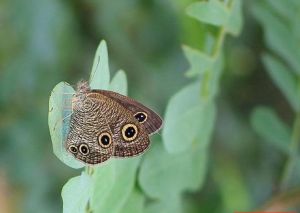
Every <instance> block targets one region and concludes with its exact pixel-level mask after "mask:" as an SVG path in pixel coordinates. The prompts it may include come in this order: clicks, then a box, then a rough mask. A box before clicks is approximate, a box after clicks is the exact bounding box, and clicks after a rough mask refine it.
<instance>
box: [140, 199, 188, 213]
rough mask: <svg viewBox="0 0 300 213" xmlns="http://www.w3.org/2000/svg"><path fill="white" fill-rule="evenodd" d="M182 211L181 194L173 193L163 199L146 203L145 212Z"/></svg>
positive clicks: (168, 212) (177, 212)
mask: <svg viewBox="0 0 300 213" xmlns="http://www.w3.org/2000/svg"><path fill="white" fill-rule="evenodd" d="M157 212H160V213H181V212H182V200H181V197H180V196H179V195H171V196H169V197H167V198H164V199H163V200H159V201H154V202H151V203H148V204H147V205H146V208H145V211H144V213H157Z"/></svg>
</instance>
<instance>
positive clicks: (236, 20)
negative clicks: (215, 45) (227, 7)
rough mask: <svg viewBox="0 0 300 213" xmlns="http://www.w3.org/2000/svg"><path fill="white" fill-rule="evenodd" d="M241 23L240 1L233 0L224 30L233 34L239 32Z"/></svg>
mask: <svg viewBox="0 0 300 213" xmlns="http://www.w3.org/2000/svg"><path fill="white" fill-rule="evenodd" d="M242 25H243V16H242V2H241V0H234V1H233V2H232V5H231V11H230V15H229V18H228V22H227V23H226V26H225V28H226V31H227V32H228V33H230V34H232V35H234V36H237V35H239V34H240V32H241V30H242Z"/></svg>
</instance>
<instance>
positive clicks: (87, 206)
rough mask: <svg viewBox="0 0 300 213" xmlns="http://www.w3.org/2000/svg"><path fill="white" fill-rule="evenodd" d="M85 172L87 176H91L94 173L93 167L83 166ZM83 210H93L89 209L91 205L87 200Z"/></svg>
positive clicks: (90, 211)
mask: <svg viewBox="0 0 300 213" xmlns="http://www.w3.org/2000/svg"><path fill="white" fill-rule="evenodd" d="M85 172H86V173H87V174H88V175H89V176H92V175H93V173H94V168H93V167H91V166H86V167H85ZM85 212H86V213H92V212H93V211H92V209H91V207H90V201H88V202H87V204H86V207H85Z"/></svg>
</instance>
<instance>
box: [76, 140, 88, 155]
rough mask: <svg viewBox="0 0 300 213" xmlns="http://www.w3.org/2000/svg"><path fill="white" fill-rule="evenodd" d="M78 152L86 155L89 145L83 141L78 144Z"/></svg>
mask: <svg viewBox="0 0 300 213" xmlns="http://www.w3.org/2000/svg"><path fill="white" fill-rule="evenodd" d="M79 152H80V153H81V154H83V155H87V154H89V153H90V150H89V147H88V145H87V144H85V143H83V144H80V146H79Z"/></svg>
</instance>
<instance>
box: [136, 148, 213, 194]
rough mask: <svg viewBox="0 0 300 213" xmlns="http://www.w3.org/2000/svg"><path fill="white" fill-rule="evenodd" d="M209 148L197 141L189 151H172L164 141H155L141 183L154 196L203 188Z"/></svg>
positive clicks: (141, 171)
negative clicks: (168, 151)
mask: <svg viewBox="0 0 300 213" xmlns="http://www.w3.org/2000/svg"><path fill="white" fill-rule="evenodd" d="M206 160H207V150H206V149H202V148H199V146H197V143H195V145H194V146H193V147H191V148H190V149H189V150H187V151H185V152H182V153H176V154H170V153H167V152H166V151H165V150H164V148H163V145H162V143H153V145H152V147H151V149H150V150H149V151H148V152H147V153H146V154H145V158H144V161H143V162H142V165H141V168H140V173H139V183H140V186H141V188H142V189H143V191H144V192H145V193H146V194H147V195H148V196H149V197H151V198H157V199H166V198H168V197H170V196H173V195H177V194H179V193H181V192H182V191H194V190H197V189H199V188H200V187H201V185H202V184H203V181H204V177H205V174H206Z"/></svg>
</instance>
